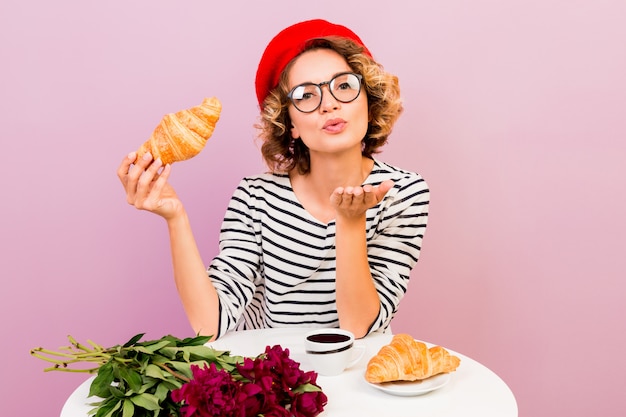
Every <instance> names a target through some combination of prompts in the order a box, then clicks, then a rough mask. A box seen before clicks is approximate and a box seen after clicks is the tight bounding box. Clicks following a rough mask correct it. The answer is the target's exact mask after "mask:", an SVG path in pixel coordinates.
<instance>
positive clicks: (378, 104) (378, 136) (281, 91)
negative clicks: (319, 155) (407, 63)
mask: <svg viewBox="0 0 626 417" xmlns="http://www.w3.org/2000/svg"><path fill="white" fill-rule="evenodd" d="M317 48H327V49H332V50H334V51H335V52H337V53H339V54H340V55H341V56H343V57H344V58H345V59H346V61H347V62H348V65H349V66H350V68H351V70H352V71H353V72H355V73H357V74H361V75H362V76H363V85H364V86H365V91H366V93H367V101H368V112H369V123H368V128H367V133H366V134H365V137H364V138H363V139H362V141H361V143H362V151H361V152H362V154H363V155H364V156H366V157H370V158H371V157H372V156H373V155H374V154H376V153H379V152H380V151H381V150H380V148H381V147H382V146H383V145H384V144H385V143H387V139H388V137H389V134H390V133H391V131H392V128H393V125H394V124H395V122H396V121H397V120H398V117H399V116H400V114H401V113H402V110H403V107H402V99H401V97H400V85H399V82H398V77H397V76H395V75H393V74H390V73H388V72H386V71H385V70H384V69H383V67H382V65H380V64H378V63H377V62H376V61H374V60H373V59H372V58H371V57H370V56H369V55H366V54H364V53H363V47H362V46H360V45H358V44H357V43H355V42H353V41H351V40H350V39H346V38H338V37H325V38H319V39H315V40H313V41H311V42H310V43H309V44H308V45H307V48H305V50H304V51H302V52H305V51H309V50H312V49H317ZM294 61H295V59H294V60H292V61H291V62H290V63H289V64H288V65H287V66H286V67H285V69H284V70H283V72H282V74H281V76H280V81H279V83H278V86H277V87H276V88H274V89H273V90H272V91H270V93H269V94H268V96H267V97H266V98H265V100H264V101H263V105H262V106H261V108H262V111H261V114H260V120H259V122H258V123H257V124H255V128H257V129H258V131H259V134H258V139H259V140H260V141H261V142H262V144H261V154H262V156H263V159H264V161H265V164H266V165H267V166H268V168H269V169H270V171H272V172H289V171H291V170H292V169H297V170H298V172H299V173H300V174H307V173H308V172H309V171H310V169H311V164H310V156H309V150H308V148H307V147H306V145H305V144H304V143H303V142H302V141H301V140H293V138H292V137H291V133H290V127H291V119H290V117H289V112H288V111H287V109H288V106H289V104H290V103H291V102H290V100H289V99H288V98H287V94H288V93H289V90H288V88H289V86H288V84H287V81H288V80H287V74H288V73H289V69H290V68H291V66H292V64H293V62H294Z"/></svg>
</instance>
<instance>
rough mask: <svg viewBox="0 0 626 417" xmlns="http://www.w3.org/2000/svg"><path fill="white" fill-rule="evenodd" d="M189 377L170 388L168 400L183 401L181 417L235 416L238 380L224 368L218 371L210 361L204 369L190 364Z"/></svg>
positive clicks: (237, 410)
mask: <svg viewBox="0 0 626 417" xmlns="http://www.w3.org/2000/svg"><path fill="white" fill-rule="evenodd" d="M191 372H192V374H193V379H192V380H191V381H189V382H187V383H186V384H184V385H183V386H182V387H180V388H179V389H176V390H174V391H172V400H174V401H176V402H181V401H184V404H183V405H182V406H181V408H180V415H181V417H191V416H193V417H213V416H239V406H238V404H237V402H236V398H237V394H238V393H239V391H240V389H241V385H240V383H238V382H236V381H235V380H234V379H233V377H232V376H231V375H230V374H229V373H228V372H227V371H225V370H218V369H217V367H216V366H215V364H214V363H211V364H210V365H209V366H208V367H207V366H206V364H205V365H204V369H201V368H200V367H199V366H196V365H191Z"/></svg>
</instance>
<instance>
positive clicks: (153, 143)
mask: <svg viewBox="0 0 626 417" xmlns="http://www.w3.org/2000/svg"><path fill="white" fill-rule="evenodd" d="M221 111H222V103H220V101H219V100H218V99H217V98H216V97H212V98H205V99H204V100H203V101H202V104H200V105H199V106H195V107H192V108H190V109H186V110H181V111H178V112H176V113H169V114H166V115H165V116H163V119H161V122H160V123H159V125H158V126H157V127H156V128H155V129H154V132H152V136H150V139H148V140H147V141H146V142H144V143H143V144H142V145H141V147H140V148H139V149H138V150H137V160H139V158H141V157H142V156H143V154H145V153H146V152H150V153H151V154H152V157H153V158H154V159H155V160H156V159H158V158H161V161H162V162H163V165H166V164H171V163H173V162H177V161H184V160H186V159H189V158H193V157H194V156H196V155H197V154H199V153H200V151H201V150H202V149H203V148H204V145H206V142H207V140H209V138H210V137H211V135H212V134H213V130H214V129H215V125H216V123H217V121H218V120H219V118H220V113H221Z"/></svg>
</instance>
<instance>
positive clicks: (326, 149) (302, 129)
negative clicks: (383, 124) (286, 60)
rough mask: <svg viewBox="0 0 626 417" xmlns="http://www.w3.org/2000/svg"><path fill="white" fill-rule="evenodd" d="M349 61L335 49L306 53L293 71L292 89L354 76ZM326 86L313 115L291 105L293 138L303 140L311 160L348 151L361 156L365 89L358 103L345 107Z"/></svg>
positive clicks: (364, 128) (290, 76)
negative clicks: (303, 84)
mask: <svg viewBox="0 0 626 417" xmlns="http://www.w3.org/2000/svg"><path fill="white" fill-rule="evenodd" d="M351 71H352V69H351V68H350V66H349V65H348V63H347V62H346V60H345V59H344V58H343V57H342V56H341V55H339V54H338V53H337V52H335V51H333V50H331V49H314V50H311V51H307V52H304V53H303V54H302V55H300V56H299V57H298V58H296V60H295V61H294V63H293V65H292V66H291V69H290V70H289V73H288V74H287V75H288V80H289V89H292V88H294V87H295V86H297V85H300V84H302V83H307V82H310V83H315V84H319V83H322V82H325V81H329V80H331V79H332V78H333V77H334V76H335V75H337V74H339V73H342V72H351ZM328 88H329V86H328V84H325V85H323V86H322V102H321V104H320V106H319V107H318V108H317V109H316V110H314V111H312V112H310V113H303V112H301V111H299V110H298V109H296V108H295V107H294V105H293V104H290V105H289V117H290V118H291V123H292V126H291V135H292V137H293V138H294V139H297V138H300V139H302V141H303V142H304V144H305V145H306V146H307V147H308V148H309V152H310V155H311V157H315V155H317V154H320V155H321V154H328V153H330V154H339V153H343V152H346V151H353V152H356V151H357V150H358V152H359V154H360V152H361V140H362V139H363V137H365V133H366V132H367V127H368V107H367V94H365V91H364V88H363V87H361V93H360V94H359V96H358V97H357V98H356V100H354V101H351V102H349V103H342V102H340V101H338V100H337V99H335V98H334V97H333V96H332V95H331V94H330V93H329V90H328Z"/></svg>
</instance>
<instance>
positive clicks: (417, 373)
mask: <svg viewBox="0 0 626 417" xmlns="http://www.w3.org/2000/svg"><path fill="white" fill-rule="evenodd" d="M460 363H461V360H460V359H459V358H458V357H456V356H453V355H451V354H450V352H448V351H447V350H446V349H444V348H443V347H441V346H433V347H431V348H430V349H429V348H428V347H427V346H426V345H425V344H424V343H422V342H418V341H417V340H415V339H414V338H413V337H412V336H410V335H408V334H397V335H395V336H394V337H393V338H392V339H391V343H390V344H388V345H386V346H383V347H382V348H381V349H380V351H379V352H378V353H377V354H376V355H375V356H374V357H372V359H370V361H369V363H368V364H367V370H366V371H365V379H366V380H367V381H368V382H372V383H380V382H390V381H417V380H421V379H426V378H429V377H431V376H434V375H437V374H441V373H444V372H452V371H454V370H456V368H457V367H458V366H459V364H460Z"/></svg>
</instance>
